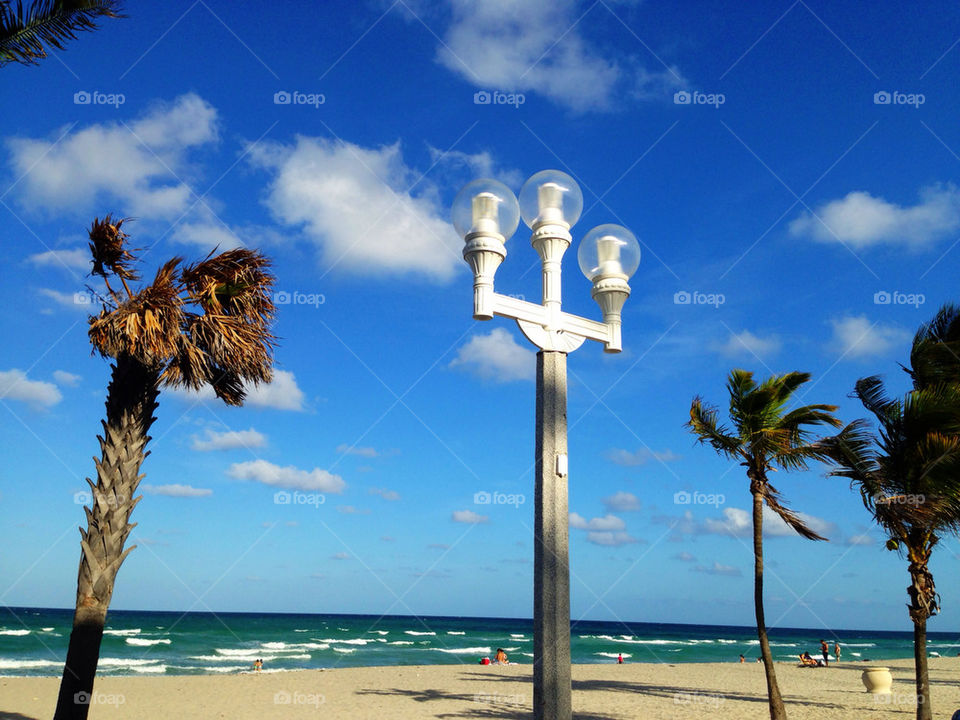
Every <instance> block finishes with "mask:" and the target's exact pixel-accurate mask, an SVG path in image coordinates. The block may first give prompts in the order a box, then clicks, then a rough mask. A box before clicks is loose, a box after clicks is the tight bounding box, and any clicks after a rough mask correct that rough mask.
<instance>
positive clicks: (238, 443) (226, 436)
mask: <svg viewBox="0 0 960 720" xmlns="http://www.w3.org/2000/svg"><path fill="white" fill-rule="evenodd" d="M204 432H205V433H206V438H204V439H201V438H199V437H197V436H196V435H194V436H193V442H192V444H191V445H190V447H192V448H193V449H194V450H200V451H201V452H207V451H210V450H233V449H235V448H256V447H263V446H265V445H266V444H267V436H266V435H264V434H263V433H261V432H258V431H256V430H254V429H253V428H250V429H249V430H225V431H223V432H217V431H216V430H212V429H210V428H207V429H206V430H205V431H204Z"/></svg>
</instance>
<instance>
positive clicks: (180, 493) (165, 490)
mask: <svg viewBox="0 0 960 720" xmlns="http://www.w3.org/2000/svg"><path fill="white" fill-rule="evenodd" d="M140 489H141V490H143V492H144V493H146V494H147V495H166V496H167V497H208V496H210V495H213V490H209V489H207V488H195V487H193V486H191V485H179V484H176V483H174V484H172V485H147V484H146V483H144V484H143V485H141V486H140Z"/></svg>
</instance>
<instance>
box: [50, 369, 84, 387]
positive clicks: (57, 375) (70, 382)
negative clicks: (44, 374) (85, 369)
mask: <svg viewBox="0 0 960 720" xmlns="http://www.w3.org/2000/svg"><path fill="white" fill-rule="evenodd" d="M53 379H54V380H56V381H57V382H58V383H60V384H61V385H67V386H69V387H74V386H75V385H76V384H77V383H79V382H80V381H81V380H82V379H83V378H81V377H80V376H79V375H74V374H73V373H69V372H67V371H66V370H54V371H53Z"/></svg>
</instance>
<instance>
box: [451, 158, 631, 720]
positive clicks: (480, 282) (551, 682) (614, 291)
mask: <svg viewBox="0 0 960 720" xmlns="http://www.w3.org/2000/svg"><path fill="white" fill-rule="evenodd" d="M582 208H583V196H582V195H581V193H580V188H579V187H578V186H577V184H576V182H575V181H574V180H573V178H571V177H570V176H569V175H566V174H565V173H562V172H560V171H558V170H544V171H542V172H539V173H537V174H536V175H534V176H533V177H531V178H530V179H529V180H527V182H526V183H525V184H524V186H523V188H522V189H521V191H520V202H519V205H518V203H517V199H516V197H515V196H514V195H513V192H511V190H510V189H509V188H508V187H506V186H505V185H503V184H502V183H500V182H497V181H496V180H475V181H474V182H472V183H470V184H468V185H467V186H466V187H464V188H463V189H462V190H461V191H460V193H459V194H458V195H457V198H456V200H455V201H454V204H453V222H454V225H455V226H456V228H457V230H458V231H459V232H460V234H461V235H462V236H463V238H464V240H465V246H464V249H463V257H464V259H465V260H466V261H467V263H468V264H469V265H470V267H471V269H472V270H473V273H474V283H473V317H474V318H475V319H477V320H490V319H492V318H493V316H494V315H500V316H501V317H507V318H511V319H513V320H516V321H517V325H518V326H519V327H520V330H521V331H522V332H523V334H524V335H525V336H526V337H527V339H528V340H530V342H532V343H533V344H534V345H536V346H537V347H538V348H539V352H538V353H537V412H536V489H535V492H534V497H535V503H534V504H535V509H534V553H533V555H534V580H533V595H534V598H533V623H534V627H533V648H534V649H533V655H534V657H533V713H534V718H535V719H536V720H570V718H571V697H570V694H571V693H570V690H571V685H570V567H569V552H568V540H569V513H568V509H567V497H568V493H567V465H568V461H567V354H568V353H570V352H573V351H574V350H576V349H577V348H578V347H580V345H582V344H583V342H584V340H587V339H590V340H597V341H599V342H602V343H603V344H604V349H605V350H606V351H607V352H611V353H616V352H620V350H621V338H620V311H621V309H622V308H623V304H624V302H625V301H626V299H627V297H628V296H629V295H630V286H629V285H628V284H627V280H628V279H629V276H630V275H631V274H632V273H633V272H634V271H635V270H636V269H637V265H638V264H639V262H640V247H639V245H638V244H637V240H636V238H635V237H634V236H633V234H632V233H631V232H630V231H629V230H627V229H626V228H624V227H621V226H619V225H601V226H599V227H596V228H594V229H593V230H591V231H590V232H588V233H587V235H586V236H585V237H584V239H583V241H581V243H580V248H579V250H578V253H577V257H578V260H579V263H580V267H581V269H582V270H583V272H584V274H585V275H586V276H587V278H588V279H589V280H591V282H592V283H593V292H592V295H593V298H594V299H595V300H596V301H597V304H599V305H600V309H601V311H602V312H603V322H597V321H595V320H589V319H587V318H582V317H578V316H576V315H570V314H568V313H565V312H563V311H562V309H561V293H560V265H561V260H562V259H563V254H564V253H565V252H566V251H567V249H568V248H569V247H570V243H571V240H572V238H571V235H570V227H571V226H572V225H573V224H574V223H575V222H576V221H577V219H578V218H579V217H580V211H581V210H582ZM521 213H522V215H523V219H524V222H526V223H527V225H528V226H529V227H530V229H531V230H532V231H533V234H532V236H531V239H530V243H531V245H533V247H534V249H535V250H536V251H537V254H538V255H539V256H540V260H541V263H542V276H543V300H542V302H541V303H540V304H539V305H537V304H534V303H531V302H527V301H525V300H519V299H517V298H513V297H509V296H506V295H500V294H499V293H496V292H494V290H493V278H494V275H495V273H496V271H497V268H498V267H499V266H500V263H501V262H503V259H504V258H505V257H506V255H507V251H506V247H505V245H504V243H505V242H506V240H507V238H509V237H510V236H511V235H512V234H513V233H514V231H515V230H516V228H517V225H518V223H519V217H518V215H519V214H521Z"/></svg>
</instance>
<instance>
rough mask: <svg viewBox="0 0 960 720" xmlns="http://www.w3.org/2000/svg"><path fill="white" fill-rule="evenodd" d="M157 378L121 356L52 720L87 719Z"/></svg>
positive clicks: (112, 385) (113, 378)
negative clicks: (75, 605) (64, 662)
mask: <svg viewBox="0 0 960 720" xmlns="http://www.w3.org/2000/svg"><path fill="white" fill-rule="evenodd" d="M159 381H160V376H159V372H158V371H157V370H156V369H153V368H149V367H147V366H145V365H143V364H142V363H140V362H138V361H136V360H134V359H132V358H130V357H129V356H126V355H121V356H120V357H118V358H117V360H116V363H115V364H114V366H113V372H112V374H111V378H110V386H109V387H108V389H107V403H106V404H107V417H106V420H103V421H101V423H102V425H103V436H98V438H97V439H98V440H99V441H100V459H99V460H97V459H94V463H95V464H96V467H97V483H96V484H94V483H93V482H92V481H91V480H89V479H88V480H87V483H88V484H89V485H90V490H91V493H92V500H91V507H90V508H87V507H84V512H85V513H86V516H87V529H86V531H84V530H83V529H82V528H81V530H80V534H81V540H80V547H81V551H82V552H81V554H80V570H79V574H78V578H77V607H76V611H75V612H74V615H73V630H72V631H71V633H70V645H69V647H68V649H67V662H66V665H65V667H64V669H63V678H62V680H61V681H60V695H59V697H58V699H57V709H56V712H55V714H54V720H86V717H87V712H88V711H89V709H90V700H91V695H92V693H93V681H94V677H95V675H96V672H97V663H98V661H99V659H100V642H101V640H102V638H103V627H104V624H105V622H106V618H107V608H108V607H109V606H110V598H111V597H112V596H113V583H114V580H115V579H116V576H117V571H118V570H119V569H120V565H121V564H122V563H123V561H124V559H125V558H126V556H127V555H128V554H129V553H130V551H131V550H133V548H134V547H136V546H135V545H134V546H131V547H129V548H127V549H126V550H124V547H123V546H124V544H125V543H126V540H127V536H128V535H129V534H130V531H131V530H133V528H134V527H135V526H136V523H131V522H130V513H131V512H133V508H134V507H136V504H137V503H138V502H139V500H140V498H134V494H135V493H136V491H137V486H138V485H139V484H140V480H141V479H142V476H141V475H140V466H141V465H142V463H143V460H144V458H146V456H147V455H148V454H149V453H147V452H146V446H147V443H148V442H149V441H150V436H149V435H148V434H147V433H148V432H149V430H150V426H151V425H152V424H153V421H154V419H155V418H154V417H153V411H154V410H155V409H156V408H157V394H158V393H159Z"/></svg>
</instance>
